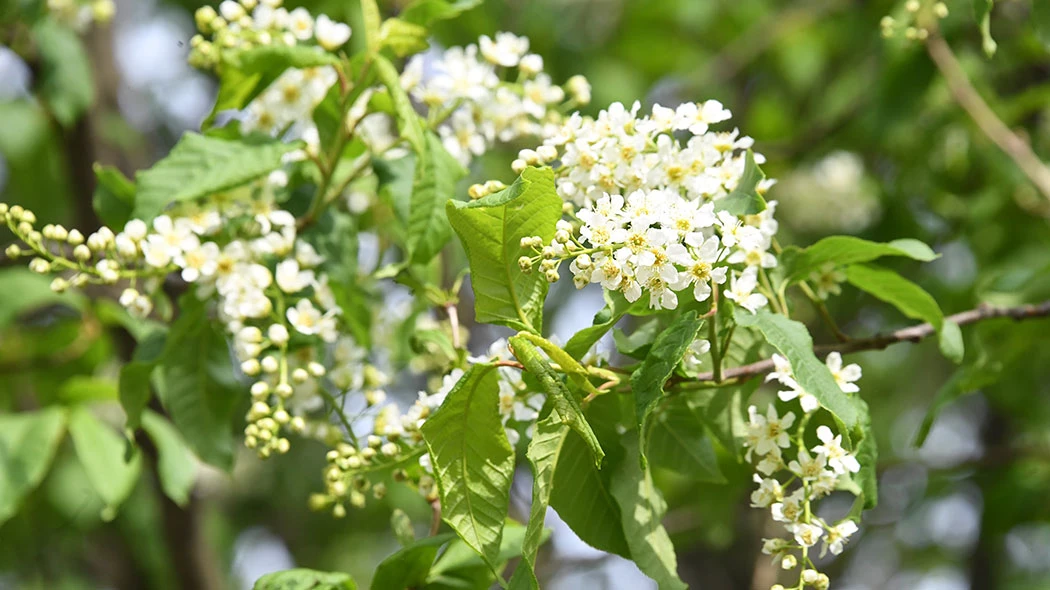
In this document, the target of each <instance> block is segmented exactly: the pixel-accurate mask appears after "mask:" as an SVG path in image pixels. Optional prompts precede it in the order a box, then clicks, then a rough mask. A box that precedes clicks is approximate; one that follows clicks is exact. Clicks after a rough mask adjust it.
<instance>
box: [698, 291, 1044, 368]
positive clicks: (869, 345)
mask: <svg viewBox="0 0 1050 590" xmlns="http://www.w3.org/2000/svg"><path fill="white" fill-rule="evenodd" d="M1047 316H1050V301H1044V302H1042V303H1039V304H1034V305H1020V306H1017V307H993V306H991V305H988V304H983V303H982V304H981V305H978V306H977V307H976V308H975V309H971V310H969V311H964V312H960V313H957V314H954V315H950V316H948V317H946V318H944V319H945V321H952V322H955V323H956V324H959V325H960V326H965V325H967V324H974V323H977V322H980V321H983V320H989V319H993V318H1011V319H1014V320H1017V321H1021V320H1029V319H1034V318H1043V317H1047ZM936 331H937V330H936V329H935V328H934V327H933V326H932V325H931V324H929V323H926V324H918V325H915V326H911V327H910V328H904V329H901V330H897V331H896V332H890V333H889V334H880V335H877V336H873V337H871V338H864V339H860V340H851V341H849V342H842V343H838V344H822V345H820V346H816V347H814V349H813V351H814V352H815V353H816V354H817V355H818V356H820V357H825V356H827V355H828V354H829V353H832V352H841V353H850V352H859V351H862V350H882V349H884V348H886V347H888V346H891V345H893V344H897V343H900V342H919V341H920V340H922V339H923V338H926V337H928V336H931V335H932V334H934V333H935V332H936ZM772 370H773V360H772V359H766V360H763V361H759V362H757V363H751V364H749V365H743V366H740V367H733V368H730V369H725V370H723V371H722V372H721V373H722V374H721V375H720V376H719V377H720V379H719V378H716V377H715V374H714V373H713V372H709V373H701V374H699V375H697V376H696V377H695V379H693V380H692V381H720V380H722V379H737V380H738V381H744V380H746V379H750V378H751V377H757V376H759V375H764V374H766V373H768V372H769V371H772Z"/></svg>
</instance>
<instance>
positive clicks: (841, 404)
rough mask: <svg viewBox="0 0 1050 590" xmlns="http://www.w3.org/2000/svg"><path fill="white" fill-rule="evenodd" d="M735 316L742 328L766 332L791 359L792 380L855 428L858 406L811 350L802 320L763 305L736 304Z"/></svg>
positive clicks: (859, 415)
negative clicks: (758, 307) (748, 307)
mask: <svg viewBox="0 0 1050 590" xmlns="http://www.w3.org/2000/svg"><path fill="white" fill-rule="evenodd" d="M733 317H734V319H735V320H736V323H737V325H739V326H741V327H744V328H755V329H757V330H758V331H760V332H761V333H762V335H763V336H765V338H766V341H767V342H769V343H770V344H771V345H772V346H773V348H776V349H777V350H778V351H780V354H782V355H784V358H786V359H787V360H788V362H789V363H791V370H792V372H793V373H794V374H795V380H796V381H797V382H798V384H799V385H801V386H802V389H804V390H805V391H806V392H808V393H810V394H811V395H813V396H814V397H816V398H817V400H818V401H820V405H821V406H823V407H824V408H825V409H827V410H828V411H829V412H831V413H832V414H834V415H835V416H836V417H838V419H839V420H841V421H842V422H843V423H844V424H845V426H846V427H847V428H850V429H852V428H854V427H855V426H857V424H858V423H859V421H860V419H861V413H862V412H861V408H860V406H859V404H858V403H857V399H856V398H852V397H850V396H848V395H846V394H845V393H843V391H842V389H840V388H839V386H838V384H837V383H835V378H834V377H832V376H831V372H830V371H829V370H828V367H827V365H825V364H824V363H822V362H820V360H819V359H817V357H816V355H814V354H813V338H811V337H810V335H809V331H808V330H807V329H806V326H805V325H804V324H801V323H799V322H796V321H794V320H791V319H788V318H786V317H784V316H782V315H779V314H774V313H771V312H770V311H768V310H765V309H762V310H759V311H758V313H754V314H752V313H751V312H749V311H747V310H745V309H741V308H739V307H737V308H735V310H734V314H733Z"/></svg>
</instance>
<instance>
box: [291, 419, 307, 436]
mask: <svg viewBox="0 0 1050 590" xmlns="http://www.w3.org/2000/svg"><path fill="white" fill-rule="evenodd" d="M288 424H289V426H290V427H291V429H292V432H297V433H300V434H301V433H302V432H303V431H304V430H306V420H303V418H302V417H301V416H295V417H294V418H292V420H291V422H289V423H288Z"/></svg>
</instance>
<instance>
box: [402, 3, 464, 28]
mask: <svg viewBox="0 0 1050 590" xmlns="http://www.w3.org/2000/svg"><path fill="white" fill-rule="evenodd" d="M483 1H484V0H413V1H412V2H410V3H409V4H408V6H406V7H405V9H404V10H403V11H402V12H401V20H403V21H405V22H409V23H415V24H418V25H423V26H428V25H430V24H432V23H434V22H435V21H439V20H447V19H450V18H455V17H457V16H459V14H460V13H462V12H464V11H466V10H470V9H471V8H474V7H475V6H479V5H480V4H481V3H482V2H483Z"/></svg>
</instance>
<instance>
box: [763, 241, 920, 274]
mask: <svg viewBox="0 0 1050 590" xmlns="http://www.w3.org/2000/svg"><path fill="white" fill-rule="evenodd" d="M883 256H903V257H906V258H911V259H912V260H919V261H922V262H929V261H931V260H935V259H936V258H937V254H935V253H934V251H933V250H931V249H930V247H929V246H927V245H926V244H924V243H922V242H920V241H919V240H912V239H903V240H894V241H892V242H887V243H880V242H869V241H868V240H862V239H860V238H854V237H852V236H831V237H828V238H824V239H823V240H820V241H819V242H817V243H816V244H813V245H812V246H810V247H808V248H806V249H805V250H802V251H801V252H798V253H797V254H796V255H794V256H791V257H789V258H788V259H786V260H783V266H784V276H786V277H787V280H788V281H789V282H792V283H794V282H798V281H803V280H806V278H808V277H809V275H810V273H812V272H814V271H818V270H820V269H821V267H823V266H824V265H825V264H827V263H829V262H832V263H834V264H836V265H846V264H854V263H857V262H870V261H872V260H875V259H876V258H881V257H883Z"/></svg>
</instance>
